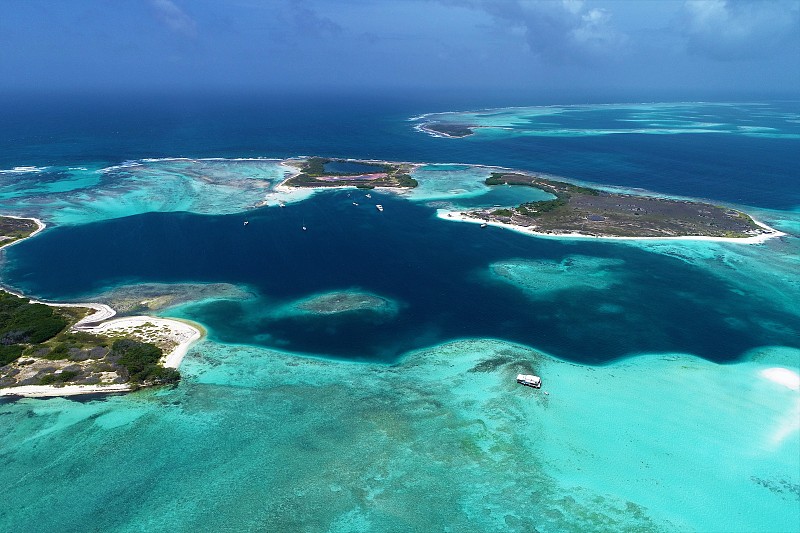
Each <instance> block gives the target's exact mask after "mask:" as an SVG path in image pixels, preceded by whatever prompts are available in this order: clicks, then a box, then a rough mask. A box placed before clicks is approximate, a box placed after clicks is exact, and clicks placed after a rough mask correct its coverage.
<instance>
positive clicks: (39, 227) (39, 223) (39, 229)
mask: <svg viewBox="0 0 800 533" xmlns="http://www.w3.org/2000/svg"><path fill="white" fill-rule="evenodd" d="M0 216H2V217H5V218H15V219H17V220H33V221H34V222H35V223H36V229H35V230H34V231H33V233H31V234H30V235H28V236H27V237H25V238H23V239H17V240H16V241H14V242H9V243H6V244H3V245H0V250H2V249H3V248H5V247H7V246H14V245H15V244H17V243H18V242H22V241H24V240H25V239H30V238H31V237H33V236H34V235H37V234H39V233H41V232H42V231H44V228H46V227H47V224H45V223H44V222H42V221H41V220H39V219H38V218H34V217H18V216H14V215H0Z"/></svg>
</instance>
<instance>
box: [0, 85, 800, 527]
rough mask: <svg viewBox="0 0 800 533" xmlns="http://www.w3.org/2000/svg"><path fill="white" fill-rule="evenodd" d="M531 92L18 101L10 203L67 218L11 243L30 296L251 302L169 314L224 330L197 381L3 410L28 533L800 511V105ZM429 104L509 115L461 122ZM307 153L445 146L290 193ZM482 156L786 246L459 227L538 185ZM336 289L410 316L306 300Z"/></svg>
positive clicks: (733, 521) (732, 523)
mask: <svg viewBox="0 0 800 533" xmlns="http://www.w3.org/2000/svg"><path fill="white" fill-rule="evenodd" d="M504 105H519V102H497V101H484V102H476V101H455V100H453V101H450V102H448V101H447V99H445V98H441V97H439V98H435V99H434V98H429V99H419V98H418V99H414V98H412V97H398V96H396V95H394V96H389V97H386V98H376V97H356V96H343V95H327V96H317V95H294V96H291V97H289V96H285V95H284V96H280V97H278V96H274V95H273V96H262V97H259V96H256V95H250V96H248V97H241V96H239V97H233V96H227V97H222V96H218V97H215V98H211V97H203V98H200V97H196V98H188V97H185V96H181V97H178V96H174V95H159V96H156V95H149V96H135V95H132V96H130V97H129V98H128V99H127V100H123V99H122V98H121V97H120V98H115V99H96V98H89V97H87V96H80V95H74V96H71V97H62V98H61V99H58V98H56V99H50V100H47V101H45V100H33V99H31V100H25V99H23V100H22V104H21V105H17V106H13V107H12V106H4V107H2V109H0V117H1V118H2V124H3V125H4V126H3V127H2V129H0V142H2V143H3V145H4V147H5V148H6V149H5V150H4V151H3V152H2V153H0V169H2V170H0V211H1V212H2V213H3V214H14V215H21V216H37V217H39V218H41V219H43V220H44V221H45V222H47V223H48V226H51V227H49V228H48V229H47V230H45V231H44V232H43V233H42V234H41V235H38V236H36V237H35V238H33V239H31V240H29V241H27V242H24V243H21V244H19V245H16V246H13V247H10V248H8V249H7V250H4V251H3V252H2V264H1V265H0V268H1V270H0V277H1V279H2V282H3V283H4V284H5V285H7V286H9V287H12V288H14V289H16V290H20V291H23V292H24V293H26V294H29V295H32V296H36V297H40V298H46V299H50V300H55V301H97V300H101V301H110V300H109V299H113V294H114V293H115V291H119V290H123V289H125V290H136V287H139V286H145V285H152V284H161V285H162V286H165V287H169V286H170V285H180V286H182V287H185V286H187V285H188V286H190V287H191V286H196V287H198V288H199V287H205V286H209V285H210V284H226V285H228V286H233V287H236V288H237V289H239V291H238V293H237V295H236V296H231V294H219V295H216V296H214V295H209V294H208V291H204V292H203V297H202V298H201V299H197V300H194V301H189V302H184V303H182V304H181V305H179V306H177V307H171V308H167V309H165V310H162V311H159V314H161V315H162V316H168V317H178V318H185V319H190V320H193V321H196V322H198V323H200V324H202V325H203V326H204V327H205V328H206V329H207V331H208V335H207V337H206V338H205V339H203V340H201V341H200V342H198V343H197V344H196V345H194V346H193V347H192V348H191V349H190V351H189V354H188V355H187V357H186V359H185V360H184V362H183V364H182V366H181V372H182V374H183V380H182V381H181V383H180V385H178V386H177V387H176V388H174V389H161V390H145V391H140V392H136V393H133V394H128V395H124V396H112V397H107V398H99V399H98V398H94V397H93V398H90V399H84V400H81V399H77V400H76V399H57V398H56V399H48V400H34V399H25V400H17V401H13V402H11V401H4V402H3V403H2V404H0V414H1V415H3V416H2V419H3V420H4V424H5V427H7V428H8V431H6V432H4V434H2V435H0V454H2V457H3V464H4V468H3V469H2V470H0V482H2V483H3V485H4V486H6V487H7V489H8V490H7V493H8V496H7V498H6V505H4V506H3V508H2V509H0V529H2V530H14V531H46V530H54V529H58V530H60V531H87V530H88V531H93V530H96V531H142V530H163V529H171V530H176V531H191V530H197V529H211V530H231V531H240V530H267V531H501V530H502V531H534V530H535V531H608V530H643V531H675V530H681V531H684V530H695V531H790V530H793V529H795V528H796V524H797V523H798V520H800V510H799V509H800V507H799V506H798V500H799V499H800V462H799V461H798V456H800V435H799V434H798V429H799V428H798V423H797V420H798V417H800V396H799V395H798V391H797V389H796V388H792V387H791V384H789V386H787V385H785V384H780V383H776V382H775V381H773V380H770V379H768V378H767V377H765V376H769V375H770V374H769V372H768V371H769V370H770V369H774V368H786V369H789V370H791V371H794V372H798V371H800V333H798V332H800V304H798V302H800V274H798V272H800V239H798V237H800V208H799V207H798V206H800V176H798V174H797V156H796V154H797V153H798V148H800V104H798V102H756V103H752V102H748V103H677V104H624V105H623V104H618V105H577V106H535V107H515V108H502V107H503V106H504ZM501 108H502V109H501ZM462 110H480V111H462ZM427 113H443V114H442V115H432V116H423V115H425V114H427ZM426 120H429V121H435V120H440V121H443V122H448V123H457V124H465V125H471V126H480V127H479V128H477V129H476V130H475V134H474V135H472V136H469V137H465V138H461V139H451V138H437V137H433V136H430V135H427V134H425V133H424V132H421V131H418V129H415V126H418V125H419V124H421V123H424V121H426ZM299 155H322V156H328V157H344V158H364V159H379V160H390V161H414V162H426V163H429V164H428V165H427V166H424V167H422V168H421V169H420V170H419V171H417V173H415V177H416V178H417V179H418V180H419V181H420V186H419V188H418V189H416V190H414V191H412V192H410V193H406V194H404V195H396V194H391V193H383V192H372V194H371V196H372V198H367V197H366V193H365V192H364V191H360V190H332V191H323V192H319V193H316V194H306V195H294V196H289V197H286V196H281V195H280V194H278V193H275V192H274V191H273V190H272V188H273V187H274V186H275V185H276V184H277V183H279V182H280V181H281V179H282V178H283V176H284V169H283V168H282V167H281V166H280V165H279V164H278V161H277V159H279V158H285V157H292V156H299ZM480 165H495V166H502V167H508V168H516V169H521V170H530V171H539V172H545V173H548V174H553V175H557V176H563V177H565V178H567V179H570V180H575V181H577V182H581V183H584V182H585V183H591V184H595V185H601V186H609V187H615V188H616V190H622V191H626V190H628V191H640V190H647V191H650V192H652V193H657V194H662V195H668V196H675V197H689V198H701V199H705V200H707V201H711V202H713V203H722V204H724V205H731V206H733V207H737V208H739V209H743V210H745V211H747V212H748V213H751V214H752V215H753V216H755V217H756V218H757V219H759V220H762V221H764V222H766V223H768V224H770V225H771V226H773V227H776V228H778V229H780V230H781V231H783V232H785V233H787V235H786V236H785V237H781V238H779V239H771V240H769V241H767V242H765V243H764V244H759V245H745V244H737V243H716V242H707V241H613V242H612V241H602V240H598V239H585V240H574V239H568V240H564V239H556V238H536V237H530V236H525V235H521V234H518V233H514V232H510V231H506V230H504V229H500V228H492V227H490V228H485V229H481V228H479V227H478V226H476V225H473V224H463V223H457V222H453V221H448V220H444V219H441V218H438V217H437V216H436V212H437V209H441V208H448V207H469V206H475V205H477V206H481V205H486V206H491V205H496V204H503V205H505V204H506V203H519V202H522V201H530V200H532V199H538V198H537V197H531V195H532V194H533V195H536V194H538V193H536V192H535V191H531V190H516V189H513V188H512V189H510V190H505V191H503V190H500V191H498V190H494V191H489V190H488V189H487V188H486V187H485V186H483V185H482V181H483V179H485V177H486V176H488V173H489V172H490V170H489V169H486V168H485V167H482V166H480ZM265 199H266V205H261V204H262V202H263V201H264V200H265ZM279 201H283V202H286V204H287V205H286V207H285V208H281V207H278V205H277V204H278V202H279ZM354 202H355V204H358V205H354ZM376 204H381V205H382V206H383V207H384V210H383V211H378V210H377V209H376V208H375V205H376ZM245 221H247V222H248V224H247V225H244V224H243V223H244V222H245ZM303 227H305V228H306V230H303V229H302V228H303ZM198 294H199V291H198ZM110 295H111V296H110ZM330 295H334V296H338V295H348V296H354V297H357V298H363V299H365V301H366V300H368V301H371V302H379V303H380V305H376V306H375V307H374V308H365V309H359V310H358V311H353V312H347V313H334V314H324V313H309V312H305V311H302V309H303V305H304V303H305V302H308V301H313V300H314V299H315V298H318V297H320V296H322V297H327V296H330ZM298 310H300V311H298ZM519 371H525V373H527V372H528V371H531V372H533V371H535V372H536V373H537V374H539V375H541V376H542V378H543V382H544V387H543V389H542V391H532V390H529V389H523V388H520V387H519V386H517V385H516V383H515V382H514V376H515V375H516V373H517V372H519ZM765 372H766V373H765ZM544 391H546V392H547V394H546V395H545V394H544ZM75 502H80V504H79V505H76V504H75Z"/></svg>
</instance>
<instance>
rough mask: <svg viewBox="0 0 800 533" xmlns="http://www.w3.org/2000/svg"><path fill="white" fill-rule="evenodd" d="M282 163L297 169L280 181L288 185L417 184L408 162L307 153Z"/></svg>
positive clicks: (406, 186)
mask: <svg viewBox="0 0 800 533" xmlns="http://www.w3.org/2000/svg"><path fill="white" fill-rule="evenodd" d="M284 164H285V165H288V166H291V167H294V168H296V169H298V173H297V174H296V175H294V176H292V177H290V178H289V179H287V180H286V181H285V182H284V183H283V185H286V186H289V187H358V188H359V189H374V188H376V187H387V188H397V189H409V188H414V187H416V186H417V185H418V183H417V180H415V179H414V178H412V177H411V176H410V173H411V172H413V170H414V168H415V165H413V164H411V163H389V162H386V161H364V160H356V159H329V158H325V157H309V158H304V159H289V160H286V161H284Z"/></svg>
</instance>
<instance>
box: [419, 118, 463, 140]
mask: <svg viewBox="0 0 800 533" xmlns="http://www.w3.org/2000/svg"><path fill="white" fill-rule="evenodd" d="M477 127H478V126H473V125H469V124H451V123H448V122H425V123H423V124H420V125H419V126H417V130H419V131H421V132H423V133H427V134H428V135H432V136H434V137H444V138H447V139H461V138H463V137H469V136H470V135H472V134H473V133H475V129H476V128H477Z"/></svg>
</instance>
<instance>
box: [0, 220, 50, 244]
mask: <svg viewBox="0 0 800 533" xmlns="http://www.w3.org/2000/svg"><path fill="white" fill-rule="evenodd" d="M43 229H44V224H43V223H42V222H41V221H40V220H38V219H36V218H21V217H12V216H7V215H6V216H0V248H4V247H6V246H8V245H9V244H13V243H15V242H17V241H21V240H22V239H27V238H28V237H31V236H33V235H35V234H37V233H39V232H40V231H42V230H43Z"/></svg>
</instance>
